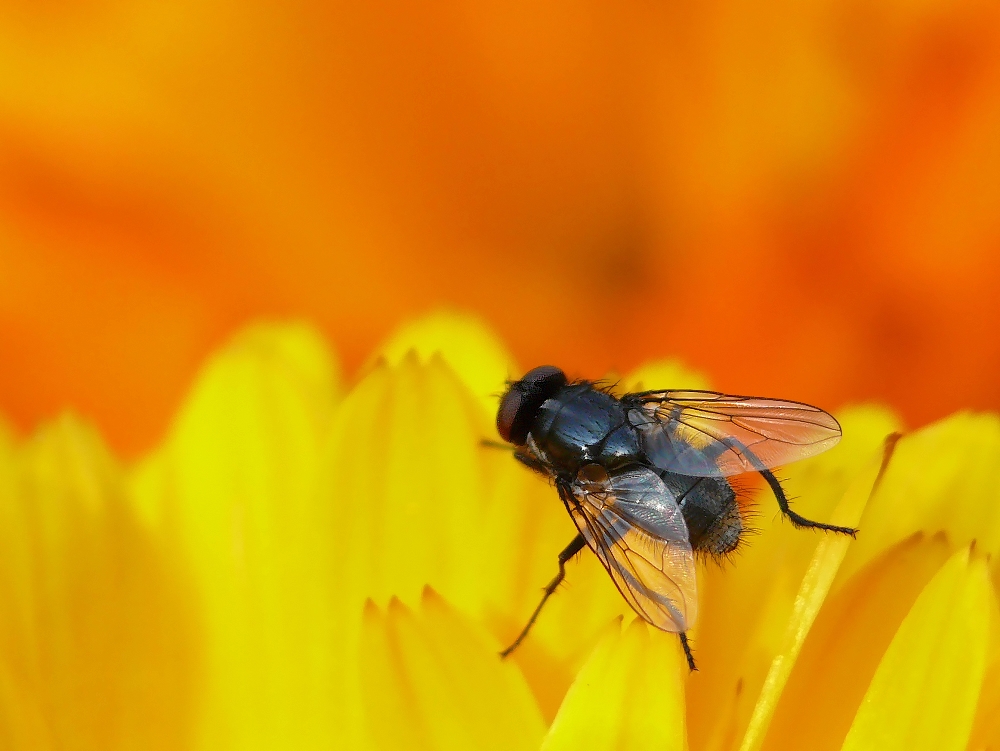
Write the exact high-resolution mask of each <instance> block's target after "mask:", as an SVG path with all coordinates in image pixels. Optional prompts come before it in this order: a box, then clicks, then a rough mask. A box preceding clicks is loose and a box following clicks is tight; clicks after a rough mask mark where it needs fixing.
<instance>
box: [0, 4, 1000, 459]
mask: <svg viewBox="0 0 1000 751" xmlns="http://www.w3.org/2000/svg"><path fill="white" fill-rule="evenodd" d="M998 292H1000V4H998V3H996V2H995V0H968V1H966V0H958V1H956V0H917V1H916V2H914V1H912V0H911V1H909V2H903V0H864V2H862V1H861V0H846V2H816V3H808V4H803V3H793V2H767V1H763V0H762V1H761V2H753V3H747V2H730V1H722V0H716V1H712V0H709V1H708V2H699V3H682V2H666V3H662V2H642V1H637V2H599V1H598V0H592V1H591V2H572V3H570V2H558V1H557V2H551V3H527V2H516V1H515V2H502V3H501V2H496V1H495V0H490V1H482V2H468V1H467V0H466V1H464V2H463V1H462V0H452V1H451V2H440V3H415V2H406V1H405V0H404V1H402V2H395V3H388V2H386V3H377V2H376V3H365V4H357V3H330V2H289V1H287V0H286V1H285V2H276V1H273V0H272V1H271V2H268V1H267V0H248V1H247V2H243V3H226V2H219V1H218V0H198V2H194V1H193V0H180V1H178V2H163V1H162V0H103V1H100V2H98V1H96V0H95V1H94V2H73V1H72V0H64V1H63V2H44V3H28V2H14V3H5V4H4V5H3V7H2V9H0V412H3V413H5V414H6V415H8V416H9V417H10V419H12V420H13V421H14V422H15V423H16V424H17V425H19V426H21V428H22V429H25V430H27V429H30V427H31V426H33V425H34V424H35V423H36V422H37V421H39V420H41V419H44V418H46V417H48V416H50V415H53V414H54V413H56V412H58V411H59V410H61V409H63V408H65V407H67V406H71V407H73V408H75V409H77V410H78V411H80V412H82V413H83V414H84V415H86V416H88V417H90V418H91V419H93V420H95V421H96V422H97V423H98V425H99V426H100V427H101V429H102V430H103V431H104V433H105V434H106V435H107V436H108V438H109V440H110V441H111V442H112V444H113V445H114V446H115V447H117V448H118V449H119V450H120V451H122V452H124V453H125V454H126V455H127V456H134V455H136V454H137V453H138V452H140V451H142V450H144V449H146V448H148V447H149V446H151V445H152V444H153V443H154V442H155V441H156V440H157V439H158V438H159V437H160V436H161V435H162V433H163V431H164V430H165V428H166V426H167V424H168V422H169V420H170V416H171V414H172V413H173V411H174V410H175V408H176V406H177V404H178V402H179V400H180V399H181V397H182V395H183V393H184V390H185V388H186V386H187V384H188V383H189V382H190V380H191V378H192V376H193V373H194V370H195V369H196V367H197V366H198V364H199V363H200V362H201V360H202V359H203V358H204V357H205V355H206V354H207V353H208V352H209V351H211V349H212V348H214V347H216V346H217V345H218V344H219V343H220V342H221V341H222V340H224V339H225V337H226V336H227V335H228V334H229V333H231V332H232V331H233V330H234V329H235V328H237V327H238V326H240V325H241V324H242V323H244V322H246V321H248V320H250V319H252V318H254V317H258V316H305V317H307V318H309V319H312V320H314V321H316V322H317V323H318V324H319V325H320V326H321V327H322V328H323V330H324V331H325V332H326V334H327V335H328V336H329V338H330V340H331V341H332V342H333V343H334V346H335V347H336V349H337V350H338V353H339V355H340V356H341V358H342V360H343V362H344V364H345V366H346V368H347V370H348V372H349V373H350V372H352V371H353V370H354V369H356V368H357V366H358V365H359V364H360V363H362V362H363V361H364V359H365V358H366V357H367V355H368V354H369V352H370V351H371V349H372V348H373V347H374V346H375V345H376V344H377V343H378V342H379V341H380V340H381V339H382V338H383V337H385V336H386V335H387V334H388V333H389V332H390V331H391V330H392V329H393V328H394V327H395V326H396V325H397V323H399V322H400V321H402V320H405V319H407V318H409V317H412V316H414V315H417V314H420V313H423V312H427V311H429V310H432V309H435V308H439V307H441V306H447V307H452V308H455V309H460V310H468V311H472V312H474V313H476V314H478V315H479V316H481V317H482V318H483V319H484V320H486V321H487V322H488V323H490V324H491V325H492V326H493V327H495V328H496V329H497V330H498V331H499V332H500V333H501V334H502V335H503V336H504V337H505V339H506V341H507V343H508V345H509V346H510V347H511V349H512V350H513V352H514V353H515V355H516V357H517V358H518V360H519V362H520V363H521V364H522V365H523V366H530V365H534V364H537V363H541V362H552V363H557V364H560V365H562V366H563V367H565V368H566V369H567V370H569V371H570V372H571V373H572V374H575V375H588V376H594V375H599V374H602V373H604V372H605V371H607V370H610V369H615V370H618V371H622V370H625V369H627V368H630V367H632V366H634V365H636V364H638V363H639V362H641V361H644V360H647V359H650V358H653V357H661V356H666V355H678V356H680V357H682V358H683V359H684V360H686V361H687V362H688V363H689V364H691V365H693V366H694V367H697V368H699V369H702V370H704V371H706V372H707V373H708V374H709V375H710V377H711V378H712V380H713V383H714V384H715V385H716V386H717V387H718V388H722V389H725V390H729V391H735V392H743V393H760V394H766V395H772V396H781V397H787V398H797V399H803V400H807V401H812V402H816V403H818V404H821V405H822V406H824V407H827V408H837V407H839V406H841V405H842V404H844V403H846V402H851V401H858V400H868V399H879V400H883V401H886V402H889V403H891V404H892V405H894V406H895V407H897V408H898V409H900V410H901V411H902V412H903V414H904V415H905V417H906V419H907V420H908V422H909V423H910V424H911V425H917V424H920V423H923V422H926V421H928V420H930V419H932V418H936V417H939V416H941V415H944V414H946V413H947V412H949V411H952V410H954V409H957V408H959V407H963V406H967V407H976V408H992V409H996V408H998V407H1000V297H998ZM662 385H664V386H669V384H662Z"/></svg>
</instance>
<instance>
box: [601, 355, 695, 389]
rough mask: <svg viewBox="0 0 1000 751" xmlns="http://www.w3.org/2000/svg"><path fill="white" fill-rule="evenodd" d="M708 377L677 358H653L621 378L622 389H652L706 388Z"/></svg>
mask: <svg viewBox="0 0 1000 751" xmlns="http://www.w3.org/2000/svg"><path fill="white" fill-rule="evenodd" d="M708 388H711V386H709V382H708V377H707V376H705V375H704V374H703V373H699V372H697V371H694V370H691V369H690V368H688V367H687V366H686V365H684V363H682V362H680V361H679V360H654V361H653V362H648V363H645V364H644V365H641V366H639V367H638V368H636V369H635V370H633V371H632V372H631V373H629V374H628V375H626V376H625V377H624V378H622V380H621V390H622V391H652V390H653V389H708Z"/></svg>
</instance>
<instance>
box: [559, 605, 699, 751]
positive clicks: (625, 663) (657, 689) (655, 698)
mask: <svg viewBox="0 0 1000 751" xmlns="http://www.w3.org/2000/svg"><path fill="white" fill-rule="evenodd" d="M687 675H688V668H687V663H686V662H685V661H684V657H683V654H682V652H681V649H680V645H679V642H678V639H677V636H676V635H675V634H667V633H664V632H662V631H657V630H656V629H653V628H651V627H649V626H647V625H646V624H645V623H644V622H643V621H641V620H640V619H636V620H635V621H633V622H632V624H631V625H630V626H629V627H628V628H627V629H626V630H625V632H624V633H620V632H619V630H618V629H617V628H616V629H614V630H613V631H611V632H610V633H608V634H607V636H606V637H605V638H604V639H603V640H602V641H601V643H600V644H599V645H598V646H597V648H596V649H595V650H594V651H593V653H592V654H591V655H590V657H589V659H588V660H587V662H586V664H585V665H584V666H583V668H582V669H581V670H580V673H579V675H577V677H576V680H575V681H574V682H573V685H572V686H571V687H570V689H569V692H568V693H567V694H566V698H565V700H564V701H563V704H562V706H561V707H560V708H559V714H558V715H556V719H555V721H554V722H553V723H552V727H551V728H550V730H549V734H548V736H546V738H545V742H544V743H543V744H542V751H579V749H588V751H644V750H645V749H649V751H653V749H656V751H672V750H675V749H676V750H677V751H679V750H680V749H684V748H686V747H687V744H686V734H685V719H684V681H685V679H686V678H687Z"/></svg>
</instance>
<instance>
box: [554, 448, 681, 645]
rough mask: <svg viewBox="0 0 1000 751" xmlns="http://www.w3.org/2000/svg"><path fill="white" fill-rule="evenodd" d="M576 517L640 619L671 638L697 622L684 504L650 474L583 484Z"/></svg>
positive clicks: (631, 471)
mask: <svg viewBox="0 0 1000 751" xmlns="http://www.w3.org/2000/svg"><path fill="white" fill-rule="evenodd" d="M571 493H572V499H570V502H569V503H568V506H569V508H570V515H571V516H572V517H573V521H574V522H575V523H576V526H577V528H578V529H579V530H580V533H581V534H582V535H583V537H584V539H585V540H586V541H587V544H588V545H589V546H590V547H591V549H592V550H593V551H594V552H595V553H596V554H597V557H598V558H599V559H600V561H601V563H602V564H604V568H606V569H607V570H608V573H609V574H611V578H612V579H613V580H614V582H615V586H616V587H618V591H619V592H621V593H622V596H623V597H624V598H625V600H626V601H627V602H628V604H629V605H631V606H632V609H633V610H635V612H636V613H638V614H639V615H641V616H642V617H643V618H645V619H646V621H648V622H649V623H651V624H652V625H654V626H656V627H657V628H659V629H662V630H664V631H672V632H683V631H687V630H688V629H689V628H690V627H691V625H692V624H693V623H694V621H695V618H696V617H697V610H698V596H697V588H696V582H695V567H694V555H693V554H692V552H691V543H690V541H689V539H688V531H687V525H686V524H685V523H684V517H683V516H682V515H681V510H680V508H679V507H678V506H677V501H676V499H675V498H674V496H673V495H672V494H671V493H670V491H669V490H668V489H667V487H666V486H665V485H664V484H663V481H662V480H661V479H660V478H659V476H658V475H657V474H656V473H655V472H654V471H653V470H651V469H648V468H646V467H634V468H628V469H625V470H619V471H618V472H616V473H614V474H612V475H611V476H610V477H609V476H607V475H605V476H604V477H603V478H601V479H599V480H596V481H578V482H576V483H575V484H574V485H573V486H572V488H571Z"/></svg>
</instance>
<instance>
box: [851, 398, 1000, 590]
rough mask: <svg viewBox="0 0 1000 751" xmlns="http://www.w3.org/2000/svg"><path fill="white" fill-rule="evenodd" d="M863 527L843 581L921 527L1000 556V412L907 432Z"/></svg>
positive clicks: (959, 544) (961, 415) (963, 414)
mask: <svg viewBox="0 0 1000 751" xmlns="http://www.w3.org/2000/svg"><path fill="white" fill-rule="evenodd" d="M861 528H862V530H863V531H862V534H860V535H858V541H857V544H856V545H854V546H852V548H851V551H850V553H849V554H848V556H847V558H846V559H845V560H844V565H843V567H842V569H841V572H840V574H839V575H838V586H839V585H840V584H841V583H843V582H845V581H847V580H848V579H849V578H850V577H851V576H853V575H854V574H855V573H856V572H857V571H859V570H860V569H861V568H863V567H864V566H865V565H866V564H867V563H868V562H869V561H871V560H873V559H874V558H875V557H876V556H878V555H879V553H881V552H882V551H883V550H886V549H887V548H889V547H890V546H892V545H894V544H895V543H898V542H900V541H901V540H905V539H906V538H908V537H909V536H910V535H912V534H914V533H916V532H924V533H926V534H928V535H930V534H933V533H934V532H938V531H943V532H945V534H946V535H947V538H948V540H949V541H950V542H951V543H952V544H953V545H954V546H955V547H954V548H953V549H956V548H959V547H964V546H965V545H968V544H969V543H970V542H971V541H973V540H975V541H976V544H977V547H978V549H979V550H981V551H982V552H984V553H987V554H989V555H991V556H992V557H993V559H994V560H1000V417H998V416H997V415H994V414H984V415H974V414H970V413H967V412H960V413H958V414H955V415H952V416H951V417H949V418H947V419H945V420H941V421H940V422H937V423H934V424H933V425H929V426H927V427H926V428H923V429H921V430H918V431H916V432H914V433H911V434H908V435H906V436H904V437H903V438H902V439H901V440H900V441H899V445H898V446H897V448H896V453H895V455H894V456H893V460H892V464H891V465H890V466H889V468H888V469H887V470H886V473H885V478H884V479H883V482H882V483H881V486H880V488H879V492H878V493H877V494H876V495H875V497H874V498H872V502H871V503H870V504H869V506H868V508H867V509H866V510H865V515H864V517H863V518H862V520H861Z"/></svg>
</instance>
